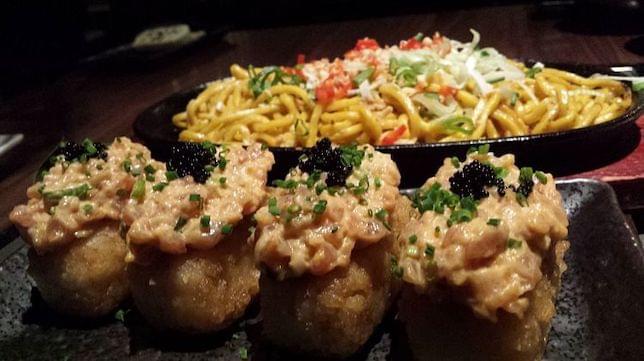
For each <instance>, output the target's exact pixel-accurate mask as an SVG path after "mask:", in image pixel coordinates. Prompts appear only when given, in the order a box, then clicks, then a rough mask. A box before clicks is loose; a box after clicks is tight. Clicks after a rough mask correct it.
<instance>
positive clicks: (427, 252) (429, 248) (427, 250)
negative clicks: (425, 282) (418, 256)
mask: <svg viewBox="0 0 644 361" xmlns="http://www.w3.org/2000/svg"><path fill="white" fill-rule="evenodd" d="M425 256H426V257H430V258H433V257H434V246H432V245H431V244H428V245H427V246H426V247H425Z"/></svg>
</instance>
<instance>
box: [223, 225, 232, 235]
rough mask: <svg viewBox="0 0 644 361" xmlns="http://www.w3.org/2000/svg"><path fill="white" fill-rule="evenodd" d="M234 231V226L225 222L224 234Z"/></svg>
mask: <svg viewBox="0 0 644 361" xmlns="http://www.w3.org/2000/svg"><path fill="white" fill-rule="evenodd" d="M232 232H233V226H232V225H230V224H225V225H224V226H223V227H221V233H223V234H231V233H232Z"/></svg>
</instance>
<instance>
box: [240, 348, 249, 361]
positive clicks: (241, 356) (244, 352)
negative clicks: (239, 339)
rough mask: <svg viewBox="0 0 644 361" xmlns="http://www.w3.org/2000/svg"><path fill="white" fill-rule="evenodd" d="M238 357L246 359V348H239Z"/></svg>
mask: <svg viewBox="0 0 644 361" xmlns="http://www.w3.org/2000/svg"><path fill="white" fill-rule="evenodd" d="M239 358H240V359H242V360H248V349H247V348H246V347H243V346H242V347H240V348H239Z"/></svg>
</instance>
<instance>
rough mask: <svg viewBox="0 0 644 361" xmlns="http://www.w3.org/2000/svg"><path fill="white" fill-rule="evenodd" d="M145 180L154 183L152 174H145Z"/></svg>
mask: <svg viewBox="0 0 644 361" xmlns="http://www.w3.org/2000/svg"><path fill="white" fill-rule="evenodd" d="M145 180H146V181H148V182H154V181H155V178H154V174H146V175H145Z"/></svg>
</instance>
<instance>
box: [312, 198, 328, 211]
mask: <svg viewBox="0 0 644 361" xmlns="http://www.w3.org/2000/svg"><path fill="white" fill-rule="evenodd" d="M326 204H327V201H326V200H324V199H321V200H320V201H319V202H317V203H315V205H314V206H313V212H314V213H316V214H322V213H324V211H325V210H326Z"/></svg>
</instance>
